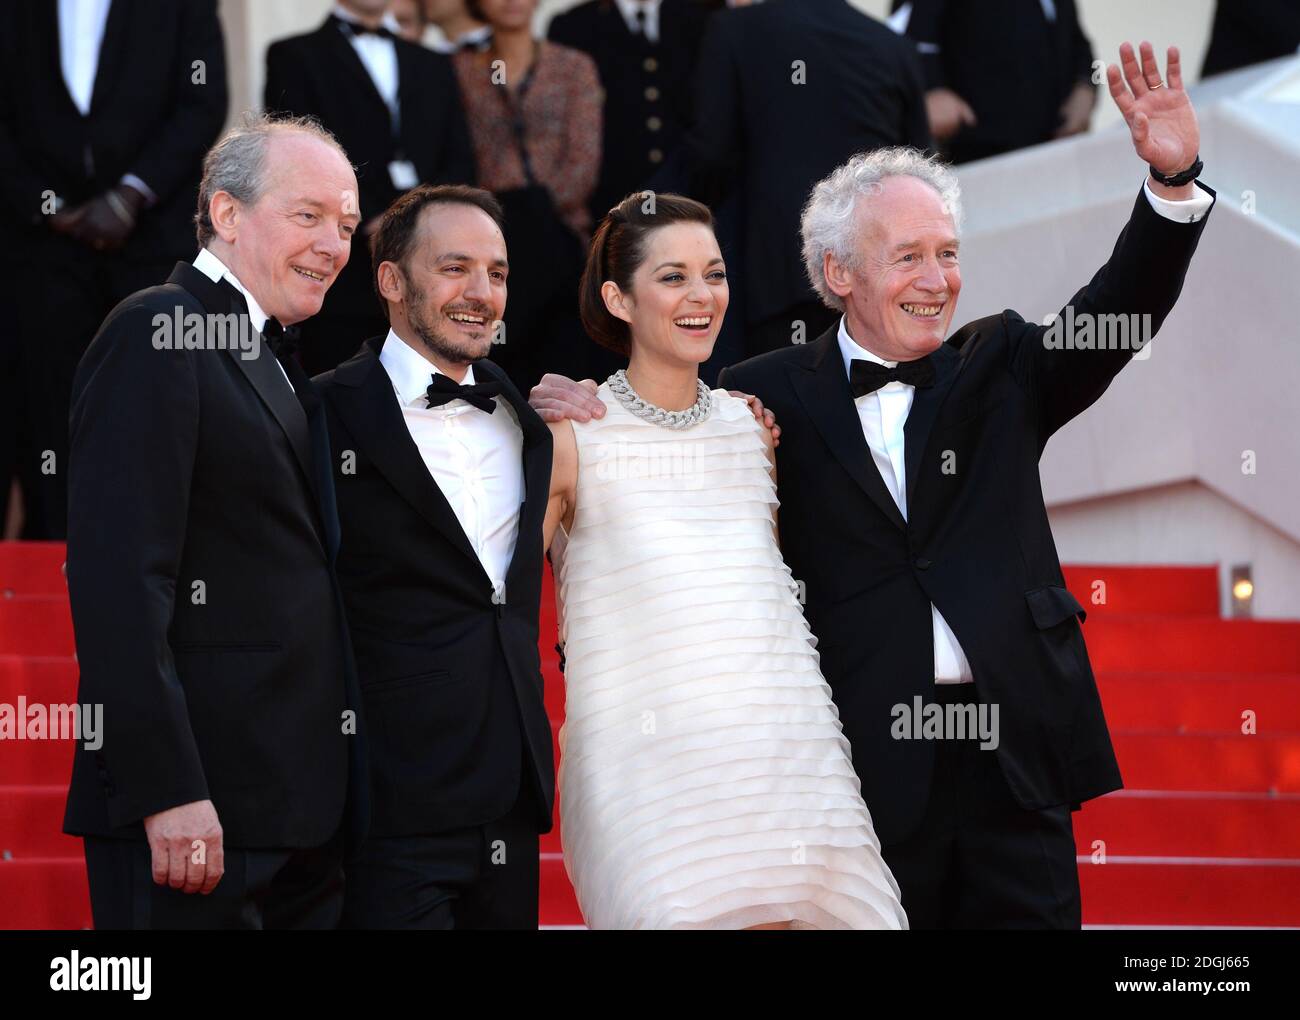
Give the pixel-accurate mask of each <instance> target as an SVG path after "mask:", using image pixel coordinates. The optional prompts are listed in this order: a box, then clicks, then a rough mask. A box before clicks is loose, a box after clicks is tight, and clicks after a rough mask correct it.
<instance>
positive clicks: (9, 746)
mask: <svg viewBox="0 0 1300 1020" xmlns="http://www.w3.org/2000/svg"><path fill="white" fill-rule="evenodd" d="M72 752H73V741H71V740H48V739H47V740H27V739H24V740H0V781H3V782H4V783H6V784H13V785H20V786H21V785H36V786H57V785H59V784H66V783H67V782H68V780H69V779H71V778H72Z"/></svg>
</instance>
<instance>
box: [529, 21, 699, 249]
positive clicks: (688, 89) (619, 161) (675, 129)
mask: <svg viewBox="0 0 1300 1020" xmlns="http://www.w3.org/2000/svg"><path fill="white" fill-rule="evenodd" d="M711 13H712V11H711V9H710V8H709V7H708V6H707V5H705V4H703V3H700V2H698V0H664V2H663V3H662V4H661V5H660V7H659V40H658V42H655V43H651V42H650V41H649V40H648V39H646V38H645V36H643V35H640V34H635V35H634V34H633V33H632V32H631V31H630V30H629V29H628V27H627V22H626V21H625V20H624V18H623V14H622V12H621V11H620V10H619V9H618V5H617V4H615V3H613V2H612V0H587V2H586V3H581V4H578V5H577V6H576V7H573V8H572V9H570V10H567V11H562V12H561V13H559V14H557V15H556V16H555V17H554V18H553V19H552V20H551V23H550V26H549V27H548V29H547V35H548V37H549V38H550V39H551V40H552V41H553V42H557V43H560V44H562V45H564V46H571V47H573V48H574V49H577V50H581V51H582V52H583V53H586V54H587V55H588V56H590V57H591V59H592V60H594V61H595V62H596V69H597V70H598V71H599V72H600V82H601V85H603V86H604V88H605V109H604V134H603V138H604V143H603V149H602V151H603V155H602V159H601V166H600V178H599V180H598V181H597V183H596V190H595V191H594V192H593V193H592V196H591V202H590V206H591V212H592V216H593V217H594V218H595V221H596V222H597V223H599V222H600V219H601V217H603V216H604V215H605V213H607V212H609V210H610V208H611V207H612V206H614V205H616V204H618V203H619V202H621V201H622V200H623V199H624V198H625V197H626V196H627V195H628V194H629V193H630V192H633V191H638V190H640V189H642V188H646V187H650V186H651V182H652V181H655V183H656V185H658V184H659V180H658V179H657V175H659V174H660V173H661V172H662V171H664V170H665V169H666V168H668V167H669V165H670V164H673V163H674V162H675V157H676V154H677V151H678V149H679V148H680V147H681V145H682V141H683V138H684V135H685V131H686V128H687V125H688V124H689V123H690V119H691V107H692V105H693V98H692V82H691V76H692V72H693V69H694V66H695V54H696V51H697V50H698V49H699V45H700V38H701V37H702V35H703V33H704V26H705V23H706V22H707V20H708V18H709V15H710V14H711ZM656 190H659V191H666V190H670V189H668V188H665V187H661V186H659V187H657V188H656ZM673 190H682V188H681V187H676V188H674V189H673Z"/></svg>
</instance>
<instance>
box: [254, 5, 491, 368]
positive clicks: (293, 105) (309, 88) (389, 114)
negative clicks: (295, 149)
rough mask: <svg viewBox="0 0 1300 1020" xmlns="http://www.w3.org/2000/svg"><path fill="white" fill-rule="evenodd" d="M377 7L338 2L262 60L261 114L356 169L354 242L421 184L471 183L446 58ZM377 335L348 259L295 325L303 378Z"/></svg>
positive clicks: (365, 268)
mask: <svg viewBox="0 0 1300 1020" xmlns="http://www.w3.org/2000/svg"><path fill="white" fill-rule="evenodd" d="M386 7H387V2H386V0H342V2H340V3H339V4H337V5H336V6H335V8H334V10H333V12H332V13H331V14H330V15H329V17H327V18H326V19H325V21H324V23H323V24H322V25H321V26H320V27H319V28H317V29H316V30H315V31H313V32H308V33H307V34H305V35H298V36H293V37H291V38H289V39H281V40H280V41H279V42H276V43H273V44H272V45H271V46H270V48H269V49H268V50H267V51H266V88H265V93H264V105H265V107H266V109H267V110H276V111H282V112H284V113H290V114H296V115H298V116H311V117H315V118H316V119H317V120H319V121H320V122H321V124H323V125H324V126H325V128H326V129H327V130H329V131H330V132H332V133H333V134H334V136H335V137H336V138H338V140H339V142H340V144H342V146H343V148H344V149H345V150H346V151H347V154H348V156H349V157H350V158H351V159H352V161H353V164H354V165H355V166H356V167H357V183H358V184H359V186H360V201H361V216H362V220H363V223H364V225H363V227H362V234H363V235H364V240H367V241H368V239H369V237H370V235H371V234H373V232H374V230H375V229H376V227H377V226H378V223H379V216H380V214H381V213H382V212H383V211H384V210H385V209H387V208H388V207H389V206H390V205H391V204H392V203H393V201H394V199H396V198H397V197H398V196H399V195H401V194H402V193H403V192H405V191H406V190H408V189H409V188H413V187H415V185H417V184H420V183H428V184H441V183H449V184H459V183H472V182H473V181H474V154H473V150H472V149H471V147H470V138H469V131H468V128H467V127H466V124H465V114H464V110H463V108H462V105H461V99H460V90H459V88H458V86H457V84H456V78H455V75H454V74H453V73H452V69H451V64H450V62H449V61H448V59H447V58H446V57H444V56H441V55H440V54H437V53H432V52H430V51H429V50H426V49H424V47H422V46H418V45H416V44H415V43H410V42H407V41H406V40H405V39H401V38H398V37H397V35H396V25H395V24H394V23H393V22H392V21H391V19H389V18H386V17H385V15H384V11H385V8H386ZM383 326H384V319H383V316H382V314H381V310H380V308H379V307H378V305H377V304H376V303H375V296H374V290H373V288H372V286H371V281H370V269H369V265H368V260H367V259H365V258H357V259H354V260H353V261H352V262H351V264H350V265H349V267H348V268H347V269H345V270H344V271H343V274H342V276H341V277H340V278H339V281H338V285H337V286H336V287H334V288H332V289H331V291H330V294H329V296H328V297H327V298H326V299H325V307H324V308H323V309H322V310H321V314H320V315H318V316H317V317H316V318H315V319H313V320H312V321H311V322H308V323H306V324H304V326H303V344H302V355H301V356H302V359H303V365H304V367H305V368H306V369H307V371H308V373H309V374H312V375H315V374H316V373H318V372H323V371H325V370H326V369H330V368H333V367H334V366H335V365H337V364H338V363H339V362H341V361H343V360H344V359H345V358H348V357H350V356H351V355H352V354H353V353H354V352H355V351H356V347H357V338H358V337H364V336H370V335H372V334H374V333H377V332H380V331H381V330H382V328H383Z"/></svg>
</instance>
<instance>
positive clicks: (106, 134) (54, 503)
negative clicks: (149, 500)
mask: <svg viewBox="0 0 1300 1020" xmlns="http://www.w3.org/2000/svg"><path fill="white" fill-rule="evenodd" d="M225 117H226V66H225V54H224V52H223V48H222V40H221V26H220V24H219V22H218V21H217V4H216V0H176V2H161V0H111V2H110V0H72V2H68V0H64V2H61V3H53V2H46V0H15V2H13V3H5V4H0V166H3V167H4V171H3V173H0V272H3V273H4V275H5V276H6V277H7V278H9V279H10V280H12V282H13V287H14V294H15V295H21V300H15V301H14V302H13V303H12V304H11V305H9V306H8V307H10V308H11V310H12V314H13V315H14V316H15V318H16V322H15V327H16V328H15V329H14V331H13V332H12V333H10V334H9V339H8V344H9V346H10V348H11V351H10V353H9V357H10V358H11V359H12V358H14V357H20V358H21V370H20V371H19V372H14V371H8V370H7V371H5V372H4V373H2V374H0V380H3V381H0V387H3V388H4V389H3V391H2V392H0V402H3V403H4V404H5V405H6V406H25V407H26V415H25V417H26V426H27V427H26V434H25V435H24V442H23V447H24V448H23V450H22V453H21V462H20V476H21V478H22V479H23V489H24V504H25V509H26V513H27V519H26V527H25V530H24V537H25V538H44V539H56V538H58V539H61V538H63V537H64V535H65V534H66V533H67V520H68V503H67V477H68V471H67V458H68V406H69V405H68V401H69V396H70V394H71V392H72V377H73V374H74V372H75V371H76V367H77V361H78V360H79V359H80V358H81V355H82V352H84V351H85V349H86V345H87V344H88V343H89V342H90V338H91V337H93V336H94V335H95V331H96V330H97V329H98V328H99V325H100V323H102V322H103V321H104V317H105V316H106V315H107V314H108V313H109V311H110V310H111V309H112V308H113V306H114V305H116V304H117V303H118V302H119V301H121V300H122V299H123V298H124V297H126V296H127V295H128V294H132V293H134V292H135V291H137V290H140V289H141V288H143V287H151V286H153V285H154V284H158V283H162V282H163V281H164V280H165V279H166V278H167V274H168V272H170V270H171V267H172V265H173V264H174V263H175V261H176V260H177V259H190V258H192V257H193V256H194V233H193V225H192V222H191V221H192V219H193V215H194V197H195V188H196V187H197V185H198V179H199V168H200V164H201V162H202V160H203V153H204V152H206V151H207V149H208V146H210V145H211V144H212V143H213V141H214V140H215V139H216V137H217V135H218V134H219V133H220V131H221V125H222V123H223V122H224V120H225ZM15 341H17V342H18V343H19V344H20V346H21V350H20V351H18V352H14V351H13V350H12V347H13V346H14V343H15ZM4 342H5V339H0V343H4ZM2 353H3V352H0V354H2ZM12 364H13V362H12V361H11V365H12ZM23 391H25V392H23ZM20 394H21V398H22V399H21V400H20ZM8 441H11V434H0V443H4V442H8ZM47 451H49V453H52V454H53V461H52V462H51V461H50V459H49V454H48V453H47ZM3 484H4V485H5V486H8V484H9V476H8V474H7V473H6V474H5V476H4V478H3Z"/></svg>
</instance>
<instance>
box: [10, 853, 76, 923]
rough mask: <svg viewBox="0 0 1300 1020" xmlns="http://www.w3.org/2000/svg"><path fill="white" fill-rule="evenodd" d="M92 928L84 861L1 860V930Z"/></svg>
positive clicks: (45, 859) (40, 858) (52, 859)
mask: <svg viewBox="0 0 1300 1020" xmlns="http://www.w3.org/2000/svg"><path fill="white" fill-rule="evenodd" d="M90 926H91V920H90V889H89V887H88V886H87V885H86V862H85V861H84V860H72V859H65V858H58V859H55V858H48V857H36V858H29V859H26V860H12V861H2V860H0V928H4V929H13V928H27V929H39V928H57V929H76V928H89V927H90Z"/></svg>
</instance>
